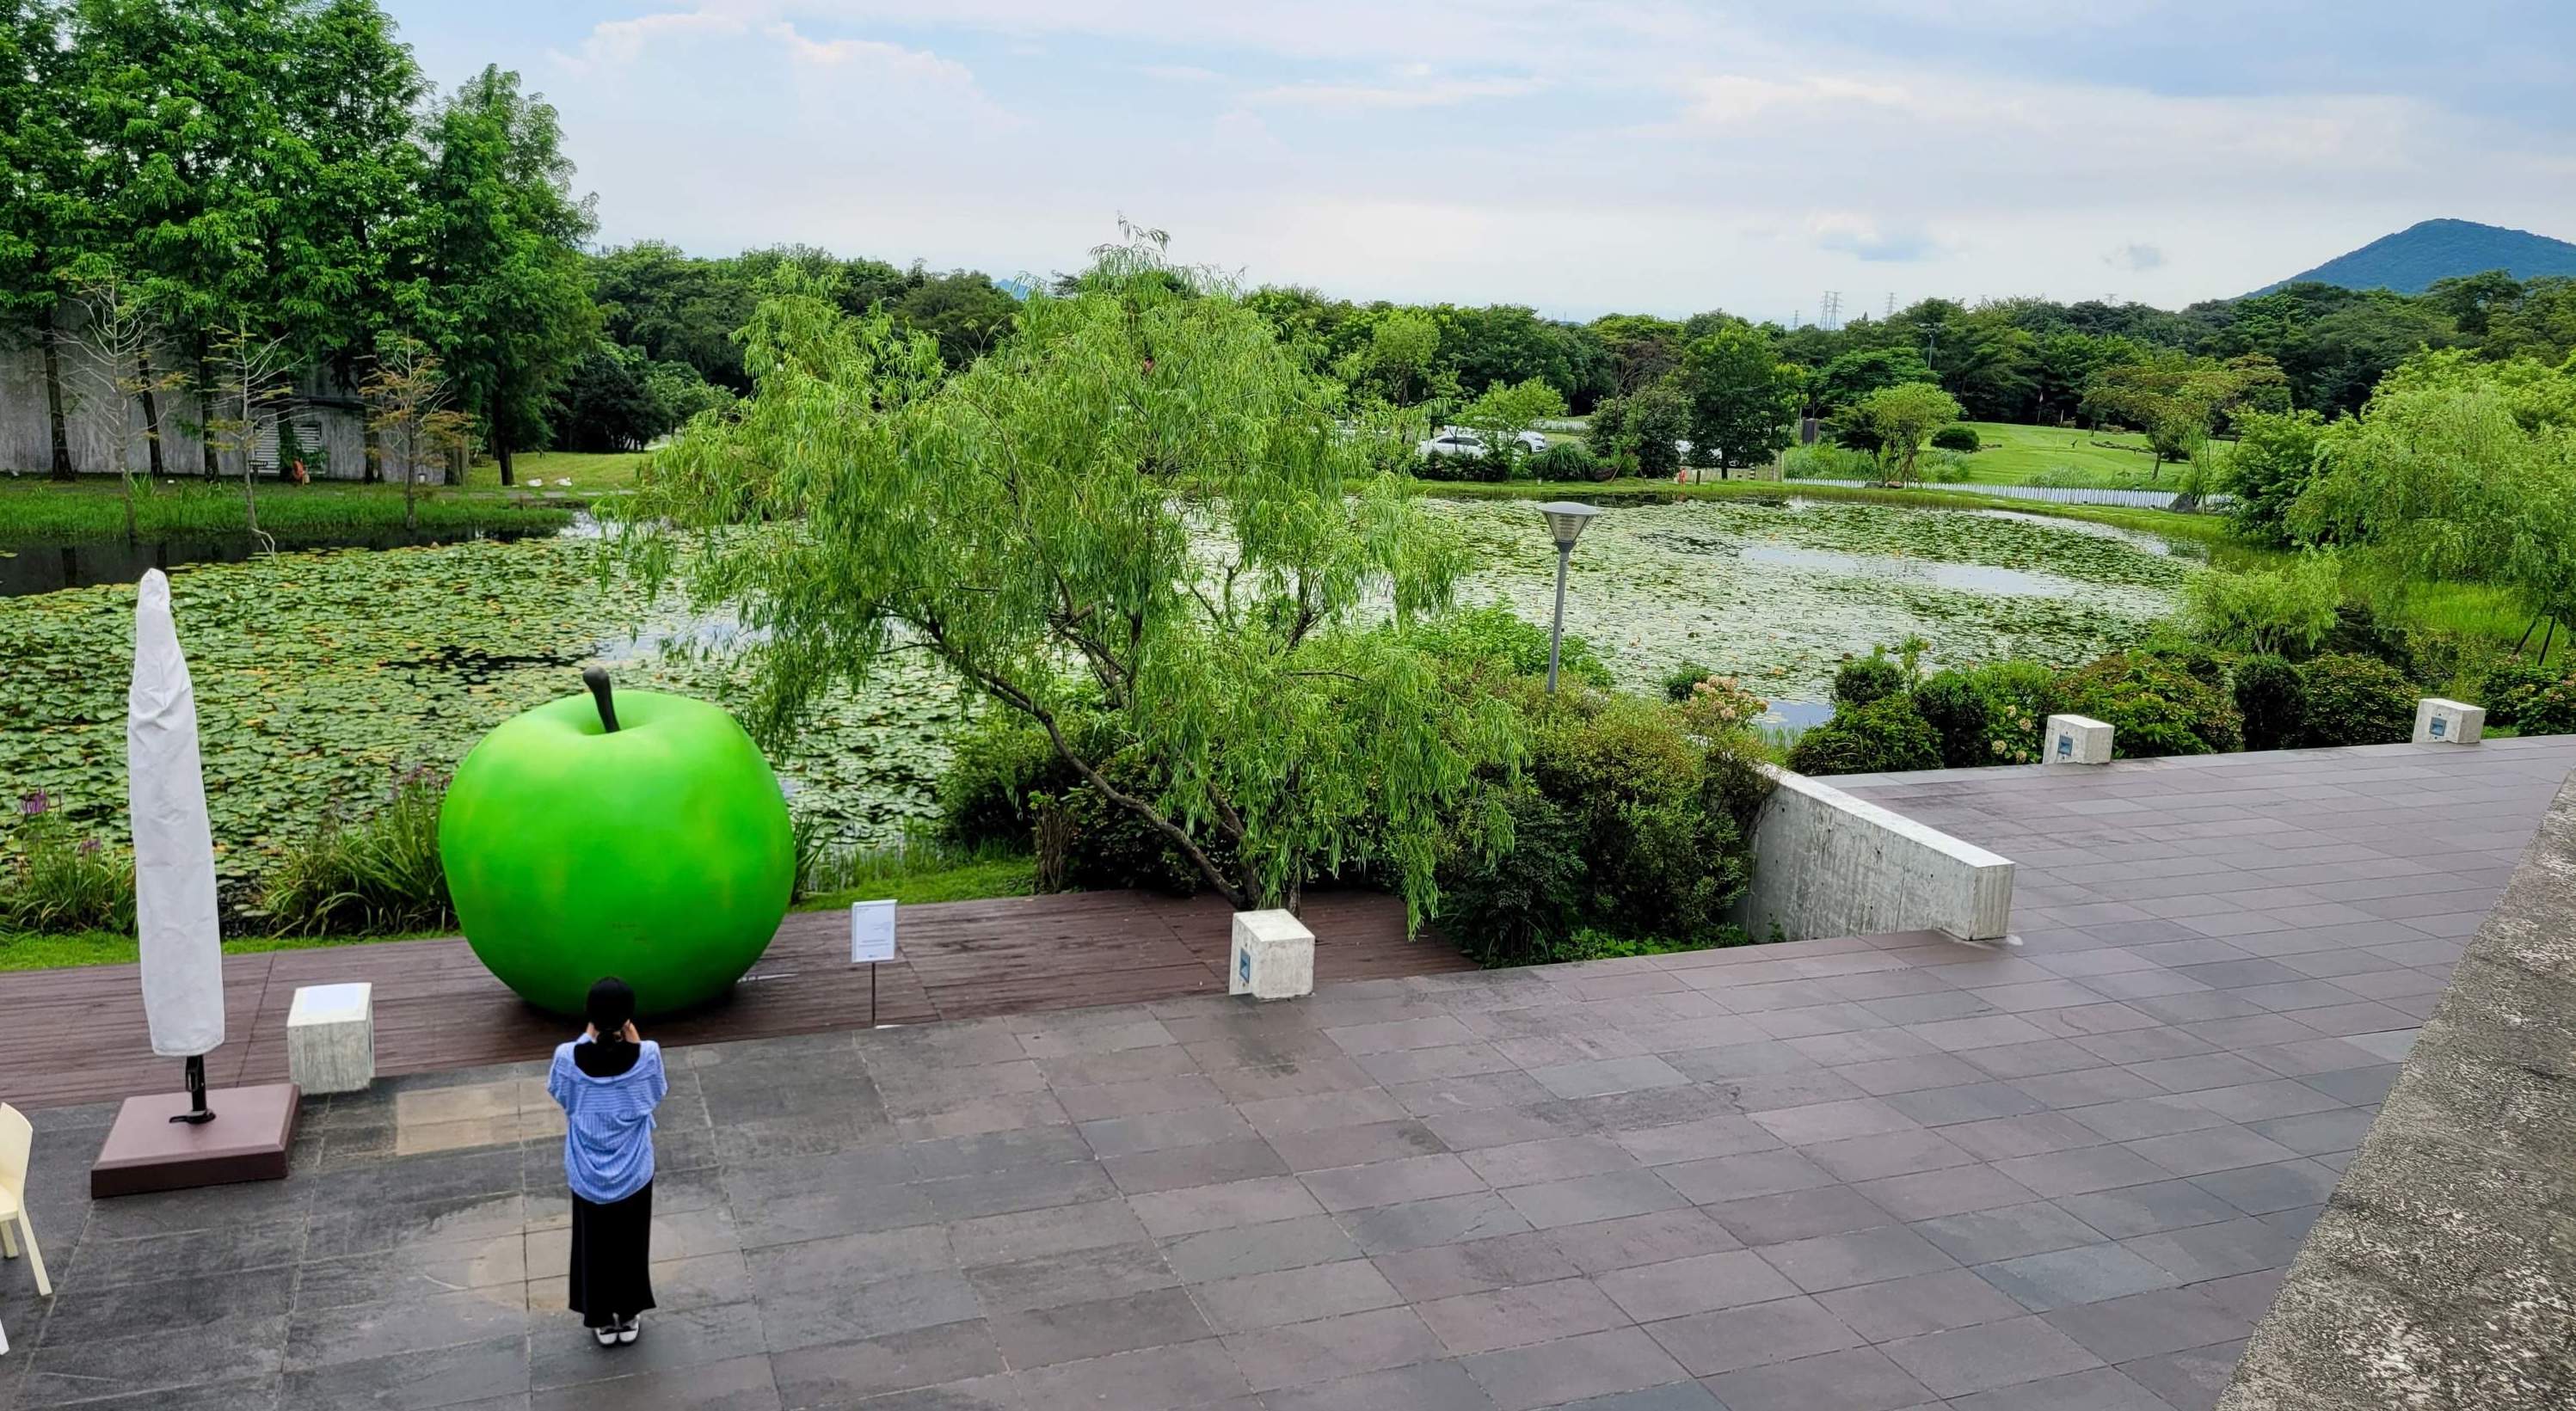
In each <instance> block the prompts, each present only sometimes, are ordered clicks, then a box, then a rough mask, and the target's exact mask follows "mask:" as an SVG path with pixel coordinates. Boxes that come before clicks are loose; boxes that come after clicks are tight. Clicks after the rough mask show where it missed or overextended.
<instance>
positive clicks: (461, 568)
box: [0, 501, 2192, 899]
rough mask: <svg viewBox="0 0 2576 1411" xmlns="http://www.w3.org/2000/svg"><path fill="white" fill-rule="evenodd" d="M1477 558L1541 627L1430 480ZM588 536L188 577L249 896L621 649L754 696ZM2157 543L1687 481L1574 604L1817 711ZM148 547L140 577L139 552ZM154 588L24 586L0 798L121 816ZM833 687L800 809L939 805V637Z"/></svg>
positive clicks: (2128, 608) (10, 637) (1804, 714)
mask: <svg viewBox="0 0 2576 1411" xmlns="http://www.w3.org/2000/svg"><path fill="white" fill-rule="evenodd" d="M1431 512H1432V513H1434V514H1437V515H1440V516H1443V517H1444V518H1447V519H1449V520H1450V521H1451V522H1453V523H1455V524H1456V525H1457V526H1458V527H1459V529H1460V530H1461V531H1462V532H1463V533H1464V534H1465V536H1466V537H1467V539H1468V541H1469V542H1470V544H1471V545H1472V546H1473V547H1474V549H1475V551H1476V553H1477V555H1478V557H1479V559H1480V560H1481V562H1482V567H1480V568H1479V569H1477V570H1476V571H1475V573H1474V574H1473V575H1471V577H1470V579H1469V580H1468V582H1467V584H1466V585H1465V588H1464V592H1463V597H1464V599H1465V600H1466V601H1468V602H1470V603H1479V602H1488V601H1497V600H1499V601H1502V602H1505V603H1508V604H1509V605H1510V606H1511V607H1512V608H1513V609H1514V610H1515V611H1518V612H1520V613H1522V614H1523V615H1525V616H1526V617H1528V618H1529V619H1530V620H1532V621H1534V622H1539V623H1542V624H1543V623H1545V622H1546V621H1547V615H1548V611H1549V606H1550V597H1551V592H1552V588H1553V582H1554V578H1553V575H1554V572H1555V564H1554V550H1553V549H1552V548H1551V547H1550V546H1549V544H1548V542H1547V538H1546V535H1545V533H1544V532H1543V530H1542V529H1541V528H1540V527H1539V524H1538V522H1537V515H1536V513H1535V511H1534V510H1532V508H1531V507H1530V506H1528V505H1527V504H1520V503H1503V502H1495V501H1434V502H1433V503H1432V507H1431ZM593 548H594V545H593V544H592V543H591V542H589V541H588V539H587V537H586V536H585V535H583V534H582V533H580V532H579V531H575V532H573V533H569V534H567V535H565V536H562V537H557V538H531V539H524V540H519V541H516V542H504V541H499V540H484V541H470V542H464V543H456V544H447V545H438V546H429V547H419V548H400V549H392V550H386V551H367V550H362V549H361V550H335V551H306V552H295V553H282V554H279V555H276V556H274V557H268V558H260V559H254V560H250V561H247V562H225V561H220V560H218V561H208V562H202V563H198V564H196V565H194V566H191V567H188V568H185V569H183V570H181V571H179V572H177V573H175V574H174V575H173V577H172V595H173V601H174V604H175V607H176V610H177V613H178V619H179V629H180V634H181V640H182V641H183V642H184V643H185V644H186V645H187V648H188V651H189V655H190V661H191V663H192V666H193V668H194V674H195V679H196V684H197V697H198V709H199V716H200V735H201V738H202V741H203V749H204V755H205V764H206V780H207V795H208V804H209V807H210V809H211V810H212V812H213V815H214V822H215V831H216V838H217V845H218V853H219V856H218V869H219V871H220V872H221V874H222V876H223V878H224V880H225V883H226V885H227V887H228V889H230V891H231V893H232V895H233V896H235V898H236V899H239V898H241V897H243V896H244V895H245V894H246V892H245V889H246V887H247V884H248V883H249V882H250V881H251V880H252V879H254V878H255V877H256V876H257V875H258V874H259V873H260V872H262V871H264V870H265V868H266V867H267V865H268V861H269V859H270V857H271V855H273V854H274V853H275V852H276V851H278V850H281V849H283V848H285V847H288V846H290V845H292V844H293V843H295V842H296V841H298V840H300V839H302V838H303V837H305V836H307V835H308V834H309V833H310V831H311V830H312V829H313V828H314V827H315V826H316V825H317V824H318V823H319V822H320V821H321V820H322V819H323V818H325V817H326V816H327V815H328V813H329V812H330V810H332V809H333V808H334V807H341V808H363V807H364V806H366V805H367V804H368V803H369V802H370V801H372V800H373V799H374V798H376V797H378V796H380V795H381V794H383V793H384V792H385V791H386V790H387V789H389V788H390V786H391V784H392V782H393V781H394V779H395V778H396V777H397V776H398V775H400V774H401V773H402V772H404V771H406V770H409V769H413V768H418V767H423V766H426V767H429V768H433V769H445V768H448V767H451V766H452V765H453V764H454V763H455V762H456V760H457V759H458V758H459V757H461V756H462V754H463V753H464V751H465V750H466V749H468V748H469V747H471V746H472V744H473V743H474V741H475V740H477V739H479V738H480V737H481V736H482V734H483V732H484V731H486V730H488V729H490V728H491V727H492V726H493V725H494V724H496V723H498V722H499V721H501V720H503V719H505V718H507V717H508V716H510V715H512V714H514V713H516V712H518V711H521V710H524V709H526V708H528V707H529V706H532V705H535V704H538V703H540V702H542V701H545V700H549V699H552V698H554V697H556V696H560V695H567V694H571V693H573V692H576V691H578V690H579V689H580V680H579V673H580V670H581V668H582V667H583V666H585V665H588V664H591V663H593V662H599V663H604V664H607V665H609V666H610V667H611V669H612V671H613V672H614V673H615V675H616V676H617V677H618V679H619V680H620V682H621V683H622V684H624V685H626V686H628V687H637V688H659V689H666V690H675V691H682V692H687V693H689V694H693V695H701V696H708V697H714V698H718V699H727V698H738V695H739V692H740V690H741V689H742V687H743V684H744V679H743V673H742V672H741V671H740V670H739V668H737V667H735V666H733V665H730V664H728V663H726V662H724V661H723V660H721V659H719V658H715V657H712V656H710V655H709V654H708V653H707V652H705V651H689V650H681V651H677V652H674V651H670V650H666V648H668V647H670V646H672V645H675V644H676V645H678V646H680V647H682V648H684V649H685V648H692V647H694V648H715V647H720V646H721V645H722V644H723V643H724V641H725V640H726V639H727V638H728V637H729V636H730V624H729V623H726V622H724V621H721V620H719V621H707V620H703V619H693V618H691V617H690V616H688V615H687V614H685V613H684V612H682V611H680V610H679V609H678V608H677V607H676V606H674V605H672V604H670V603H667V602H665V603H645V604H639V603H637V602H635V601H634V598H635V595H634V594H633V592H632V591H631V589H627V588H623V587H603V586H602V584H601V583H600V581H599V578H598V576H597V571H596V561H595V556H594V553H593ZM2162 550H2163V546H2162V544H2161V543H2160V542H2159V541H2156V540H2154V539H2151V538H2145V537H2142V536H2136V535H2129V534H2125V533H2122V532H2120V531H2116V530H2105V529H2101V528H2100V527H2098V526H2090V525H2080V524H2072V523H2069V522H2065V521H2056V520H2049V519H2044V518H2040V517H2035V516H2022V515H1996V514H1985V513H1977V512H1968V511H1951V510H1920V509H1906V508H1894V507H1882V506H1873V505H1853V504H1843V503H1834V504H1800V503H1792V504H1789V505H1775V506H1759V505H1752V504H1748V503H1736V502H1722V501H1688V502H1684V503H1678V504H1665V505H1642V506H1634V507H1624V508H1620V509H1616V510H1614V511H1612V512H1610V513H1605V514H1603V515H1602V516H1600V517H1599V518H1598V519H1596V520H1594V521H1593V524H1592V527H1591V528H1590V529H1589V530H1587V531H1586V533H1585V535H1584V537H1583V541H1582V543H1581V545H1580V547H1579V548H1578V549H1577V550H1576V552H1575V555H1574V562H1573V571H1572V580H1571V583H1570V585H1569V596H1568V603H1567V628H1568V630H1569V631H1572V632H1577V633H1581V634H1583V635H1585V636H1587V637H1589V638H1590V639H1591V640H1592V641H1593V643H1594V644H1595V645H1596V646H1597V647H1598V648H1599V649H1600V651H1601V653H1602V655H1603V657H1604V659H1605V660H1607V661H1608V662H1609V663H1610V664H1611V665H1612V667H1613V669H1614V670H1615V671H1616V672H1617V673H1618V674H1619V676H1620V677H1621V678H1622V680H1623V681H1624V682H1626V683H1627V684H1629V685H1632V686H1635V687H1639V688H1652V686H1653V685H1654V684H1655V683H1656V682H1657V681H1658V680H1659V679H1660V678H1661V677H1662V676H1663V675H1664V674H1665V673H1666V672H1668V671H1670V670H1672V669H1673V668H1674V667H1676V666H1678V665H1681V664H1682V663H1684V662H1694V663H1700V664H1705V665H1707V666H1710V667H1713V668H1715V669H1717V670H1719V671H1722V672H1729V673H1733V674H1735V675H1737V676H1739V677H1741V678H1743V679H1744V680H1745V681H1746V682H1747V683H1748V684H1749V685H1750V686H1751V687H1752V688H1753V689H1754V690H1755V691H1757V692H1758V693H1761V694H1763V695H1765V696H1766V697H1768V698H1770V699H1772V700H1773V701H1774V703H1775V707H1776V709H1777V710H1778V712H1779V715H1778V718H1779V719H1783V720H1786V721H1788V722H1790V723H1793V724H1804V723H1809V722H1811V721H1812V720H1814V719H1816V718H1818V717H1820V716H1821V715H1822V713H1823V711H1822V708H1821V707H1819V706H1816V705H1815V704H1814V703H1815V702H1818V701H1821V700H1823V699H1824V694H1825V683H1826V682H1827V681H1828V680H1829V679H1830V677H1831V675H1832V672H1833V668H1834V665H1835V663H1836V662H1837V661H1839V660H1840V659H1841V658H1842V657H1843V656H1845V655H1847V654H1850V653H1855V652H1866V651H1867V650H1868V649H1869V648H1870V647H1871V646H1873V645H1875V644H1877V643H1879V642H1884V641H1893V640H1895V639H1897V638H1901V637H1903V636H1905V635H1907V634H1909V633H1913V634H1918V635H1920V636H1922V637H1923V638H1924V639H1925V640H1926V641H1927V642H1929V643H1930V644H1931V646H1930V651H1931V655H1932V657H1933V659H1934V660H1935V661H1938V662H1957V661H1964V660H1973V659H1984V658H1990V657H1996V656H2001V655H2004V654H2006V653H2018V654H2024V655H2030V656H2036V657H2040V658H2043V659H2046V660H2050V661H2056V662H2073V661H2077V660H2080V659H2083V658H2085V657H2087V656H2090V655H2092V654H2094V653H2096V652H2099V651H2101V650H2104V649H2106V648H2108V647H2110V646H2113V645H2116V644H2119V643H2121V642H2124V641H2127V640H2130V639H2132V638H2134V637H2135V636H2136V635H2137V634H2138V633H2139V632H2140V631H2141V630H2142V629H2143V627H2144V626H2145V624H2146V623H2148V622H2149V621H2151V620H2153V619H2154V618H2156V617H2158V616H2160V615H2162V614H2163V613H2165V612H2167V611H2170V610H2171V608H2172V605H2173V602H2174V595H2175V592H2176V589H2177V588H2178V586H2179V585H2180V583H2181V581H2182V580H2183V578H2184V577H2185V576H2186V575H2187V574H2188V573H2190V572H2191V571H2192V568H2191V566H2190V565H2189V564H2187V563H2185V562H2183V561H2181V560H2178V559H2176V558H2173V557H2171V556H2170V555H2168V554H2166V553H2164V552H2163V551H2162ZM137 567H138V571H139V565H138V566H137ZM132 615H133V589H132V587H131V586H130V584H124V583H120V584H116V585H108V586H91V587H77V588H70V589H66V590H61V591H53V592H45V593H40V594H35V595H30V596H22V597H18V598H14V599H11V600H8V601H6V602H0V661H4V662H6V663H8V667H7V671H6V673H5V675H0V793H5V794H6V795H7V796H8V797H10V798H15V797H16V796H18V795H21V794H24V793H26V792H29V791H32V790H35V789H44V790H46V791H48V792H49V793H51V794H53V795H54V796H56V797H57V798H60V799H62V800H64V801H65V802H66V804H67V805H68V806H69V807H71V808H72V809H73V810H74V811H75V814H76V816H78V817H80V818H82V819H83V820H84V821H86V822H88V823H90V824H91V825H92V826H93V827H95V828H97V829H98V831H99V832H101V833H102V834H104V835H108V836H115V835H118V834H121V833H122V832H123V831H124V821H123V812H124V792H125V783H124V752H125V751H124V746H125V739H124V723H125V690H126V676H127V663H128V661H129V660H130V651H131V649H130V647H129V645H128V644H129V642H130V641H131V638H132V632H133V616H132ZM899 662H900V664H899V665H897V666H895V667H894V668H892V669H891V670H890V671H889V672H888V674H887V675H885V676H884V677H883V678H881V679H880V680H878V681H876V682H874V683H872V684H871V685H870V687H869V688H868V689H866V690H865V691H862V692H851V691H839V692H836V693H834V694H833V695H831V696H830V697H828V698H827V699H826V700H825V701H824V702H823V703H822V711H821V715H820V718H819V719H818V720H817V722H816V723H815V725H814V728H813V729H812V730H810V731H809V732H808V733H807V735H806V736H805V738H804V741H803V743H802V744H801V746H800V747H799V749H798V750H797V751H796V752H794V753H792V754H789V755H787V756H785V757H783V758H780V759H778V760H777V761H776V763H777V765H778V770H779V774H780V777H781V779H782V781H783V782H784V783H785V784H786V786H787V788H788V789H789V791H790V793H791V795H792V797H793V802H794V806H795V808H796V810H797V812H798V813H799V814H801V815H807V816H810V817H812V818H813V819H815V820H816V821H817V822H818V823H819V824H821V825H822V830H823V832H824V833H825V834H826V835H827V836H829V837H832V838H834V839H836V840H838V841H841V842H847V843H887V842H892V841H894V840H895V839H897V838H899V837H900V836H901V834H902V831H903V829H904V827H905V826H906V824H907V822H908V821H909V820H914V819H920V818H926V817H929V816H930V815H932V814H933V813H935V812H936V797H937V782H938V779H939V776H940V774H941V772H942V771H943V770H944V769H945V767H946V765H947V760H948V753H949V743H948V742H949V740H950V738H951V737H952V735H953V733H954V731H955V729H956V727H957V725H958V724H959V723H960V722H961V721H962V720H963V719H964V718H965V714H966V703H965V701H964V699H963V698H962V696H961V695H960V693H959V692H958V691H957V690H956V689H955V687H954V686H952V685H950V684H949V683H948V682H946V681H945V680H943V679H942V678H941V677H940V676H939V675H938V674H936V673H935V672H934V671H933V670H931V669H930V668H929V667H928V666H927V665H926V664H925V663H924V662H923V661H922V660H921V659H920V658H917V657H911V656H906V657H903V658H899Z"/></svg>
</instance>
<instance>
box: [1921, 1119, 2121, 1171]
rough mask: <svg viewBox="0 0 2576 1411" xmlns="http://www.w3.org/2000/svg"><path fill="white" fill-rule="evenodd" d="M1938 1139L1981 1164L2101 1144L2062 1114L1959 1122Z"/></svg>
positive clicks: (2095, 1135) (2100, 1139)
mask: <svg viewBox="0 0 2576 1411" xmlns="http://www.w3.org/2000/svg"><path fill="white" fill-rule="evenodd" d="M1941 1139H1942V1140H1943V1141H1946V1142H1949V1143H1951V1144H1952V1145H1954V1146H1957V1147H1958V1148H1959V1149H1960V1150H1962V1151H1965V1152H1967V1153H1968V1154H1969V1155H1971V1156H1975V1157H1977V1158H1979V1159H1981V1160H1985V1161H2001V1160H2004V1159H2005V1158H2007V1157H2014V1156H2037V1155H2039V1154H2041V1153H2043V1152H2051V1151H2071V1150H2073V1149H2075V1148H2077V1147H2087V1146H2100V1145H2102V1143H2103V1137H2102V1134H2101V1133H2100V1132H2097V1131H2094V1130H2093V1129H2092V1128H2090V1127H2087V1126H2085V1125H2084V1124H2083V1123H2081V1122H2078V1121H2076V1120H2075V1119H2074V1118H2072V1117H2069V1116H2067V1115H2066V1114H2065V1113H2062V1112H2035V1113H2032V1114H2031V1115H2030V1116H2027V1117H1998V1118H1995V1119H1993V1120H1992V1121H1987V1122H1962V1123H1960V1124H1959V1125H1958V1126H1955V1127H1944V1128H1942V1129H1941Z"/></svg>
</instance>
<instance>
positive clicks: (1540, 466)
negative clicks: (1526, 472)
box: [1530, 441, 1610, 480]
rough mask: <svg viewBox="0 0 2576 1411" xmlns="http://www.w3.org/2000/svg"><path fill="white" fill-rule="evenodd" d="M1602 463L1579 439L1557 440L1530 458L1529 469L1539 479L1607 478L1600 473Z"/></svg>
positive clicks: (1607, 477)
mask: <svg viewBox="0 0 2576 1411" xmlns="http://www.w3.org/2000/svg"><path fill="white" fill-rule="evenodd" d="M1602 468H1603V467H1602V463H1601V460H1600V458H1599V457H1597V456H1595V455H1593V454H1592V452H1591V451H1590V450H1589V449H1587V448H1586V447H1585V446H1584V444H1583V443H1582V442H1580V441H1557V442H1554V443H1552V444H1550V445H1549V446H1548V448H1547V449H1546V450H1544V451H1541V452H1539V453H1538V454H1537V455H1535V456H1533V457H1531V458H1530V469H1531V471H1533V472H1534V473H1535V474H1536V475H1537V476H1538V478H1539V479H1541V480H1607V479H1609V478H1610V477H1609V476H1607V475H1603V474H1601V473H1600V472H1601V470H1602Z"/></svg>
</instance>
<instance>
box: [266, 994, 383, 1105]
mask: <svg viewBox="0 0 2576 1411" xmlns="http://www.w3.org/2000/svg"><path fill="white" fill-rule="evenodd" d="M286 1069H287V1072H288V1073H289V1074H290V1075H291V1076H292V1077H293V1078H294V1079H295V1085H296V1086H297V1087H299V1088H302V1089H303V1090H304V1091H305V1092H306V1093H308V1094H310V1093H354V1092H363V1091H365V1089H366V1087H367V1085H368V1084H370V1083H373V1082H374V1081H375V1080H376V987H375V986H373V985H370V984H366V983H364V982H360V983H357V984H349V985H305V986H303V987H301V988H299V989H297V990H296V992H295V1004H294V1007H293V1008H291V1009H289V1010H288V1011H287V1013H286Z"/></svg>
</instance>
